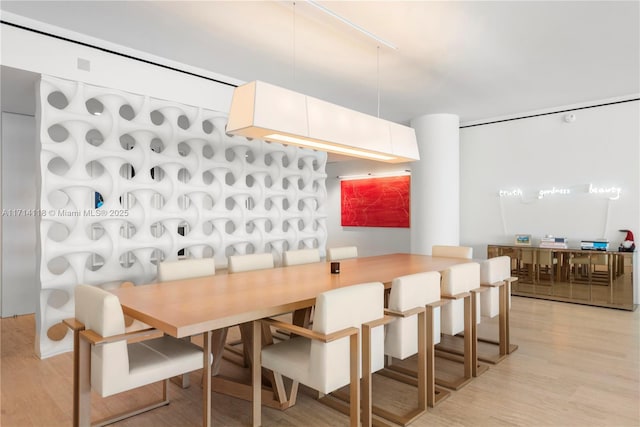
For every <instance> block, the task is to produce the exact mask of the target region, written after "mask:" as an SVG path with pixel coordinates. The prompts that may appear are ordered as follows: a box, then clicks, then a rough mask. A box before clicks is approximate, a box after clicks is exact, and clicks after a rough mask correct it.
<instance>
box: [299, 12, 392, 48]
mask: <svg viewBox="0 0 640 427" xmlns="http://www.w3.org/2000/svg"><path fill="white" fill-rule="evenodd" d="M307 3H309V4H310V5H311V6H313V7H315V8H317V9H319V10H321V11H322V12H324V13H326V14H327V15H329V16H332V17H333V18H335V19H337V20H338V21H341V22H343V23H344V24H347V25H348V26H350V27H351V28H353V29H355V30H358V31H360V32H361V33H362V34H364V35H365V36H367V37H369V38H372V39H373V40H375V41H377V42H378V43H381V44H383V45H385V46H387V47H389V48H391V49H394V50H397V49H398V47H397V46H396V45H394V44H393V43H391V42H388V41H386V40H385V39H383V38H380V37H378V36H376V35H375V34H373V33H372V32H371V31H367V30H365V29H364V28H362V27H361V26H359V25H358V24H354V23H353V22H351V21H349V20H348V19H347V18H344V17H342V16H340V15H338V14H337V13H335V12H334V11H332V10H331V9H328V8H326V7H324V6H322V5H321V4H320V3H318V2H316V1H314V0H307Z"/></svg>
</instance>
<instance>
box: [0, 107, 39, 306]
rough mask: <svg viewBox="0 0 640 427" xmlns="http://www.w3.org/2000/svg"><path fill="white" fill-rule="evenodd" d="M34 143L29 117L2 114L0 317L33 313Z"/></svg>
mask: <svg viewBox="0 0 640 427" xmlns="http://www.w3.org/2000/svg"><path fill="white" fill-rule="evenodd" d="M35 139H36V130H35V120H34V118H33V117H32V116H25V115H21V114H11V113H6V112H3V113H2V139H1V141H2V167H1V168H0V172H1V175H2V179H1V181H2V210H3V214H2V220H1V225H2V227H1V228H2V248H4V249H6V250H3V251H0V254H1V264H2V271H1V277H2V281H1V285H0V291H1V294H2V304H1V311H0V316H1V317H9V316H13V315H20V314H27V313H34V312H35V309H36V301H37V298H38V278H37V277H36V268H35V266H36V254H35V250H36V215H35V212H34V211H35V207H36V178H35V177H36V161H35V160H36V149H35V146H36V144H35Z"/></svg>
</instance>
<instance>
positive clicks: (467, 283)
mask: <svg viewBox="0 0 640 427" xmlns="http://www.w3.org/2000/svg"><path fill="white" fill-rule="evenodd" d="M478 288H480V264H478V263H475V262H469V263H464V264H458V265H454V266H451V267H449V268H448V269H446V270H445V271H443V272H442V282H441V289H440V291H441V295H442V298H445V299H450V300H451V301H450V302H449V304H446V305H444V306H442V309H441V331H442V333H443V334H446V335H450V336H454V335H456V334H459V333H462V332H464V351H463V355H464V373H463V376H462V378H461V379H459V380H457V381H453V382H447V381H443V380H439V379H436V382H437V383H438V384H440V385H443V386H445V387H448V388H453V389H456V390H457V389H459V388H460V387H462V386H463V385H465V384H466V383H468V382H469V380H470V379H471V376H472V375H474V374H475V370H476V369H477V360H476V357H477V356H476V351H477V350H476V349H477V346H476V345H477V343H476V340H475V337H474V335H475V329H474V328H475V325H476V322H475V321H474V320H475V318H476V316H475V307H477V304H476V303H475V301H474V300H475V298H473V293H472V292H471V291H473V290H475V289H478Z"/></svg>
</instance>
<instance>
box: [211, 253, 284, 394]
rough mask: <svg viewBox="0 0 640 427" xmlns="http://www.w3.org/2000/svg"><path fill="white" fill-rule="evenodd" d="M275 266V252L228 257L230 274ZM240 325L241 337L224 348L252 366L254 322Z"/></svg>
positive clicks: (244, 364)
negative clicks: (239, 347) (240, 347)
mask: <svg viewBox="0 0 640 427" xmlns="http://www.w3.org/2000/svg"><path fill="white" fill-rule="evenodd" d="M274 266H275V261H274V259H273V254H272V253H270V252H269V253H261V254H246V255H232V256H229V258H228V269H229V274H233V273H242V272H247V271H255V270H265V269H268V268H274ZM238 327H239V329H240V339H239V340H235V341H230V342H228V343H227V344H226V345H225V347H224V348H225V350H227V351H229V352H231V353H233V354H235V355H236V356H239V357H241V358H242V363H238V364H239V365H241V366H244V367H248V366H251V347H250V346H251V343H252V336H253V335H252V334H253V332H252V324H251V322H246V323H241V324H239V325H238ZM267 335H268V336H270V335H271V332H270V331H269V330H268V329H266V328H265V337H267ZM239 344H242V349H238V348H236V347H237V346H238V345H239ZM229 360H230V361H231V362H234V363H237V361H235V360H233V359H229ZM276 386H279V385H276ZM276 392H277V391H276Z"/></svg>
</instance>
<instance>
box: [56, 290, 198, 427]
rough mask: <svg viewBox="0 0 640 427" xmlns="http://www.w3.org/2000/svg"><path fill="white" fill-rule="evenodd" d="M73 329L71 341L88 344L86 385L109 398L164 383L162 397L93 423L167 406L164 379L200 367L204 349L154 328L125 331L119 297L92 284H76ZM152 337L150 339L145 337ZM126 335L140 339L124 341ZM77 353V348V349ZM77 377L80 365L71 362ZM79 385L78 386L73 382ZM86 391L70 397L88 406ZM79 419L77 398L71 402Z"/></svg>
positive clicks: (68, 322) (105, 422) (79, 391)
mask: <svg viewBox="0 0 640 427" xmlns="http://www.w3.org/2000/svg"><path fill="white" fill-rule="evenodd" d="M67 325H69V326H72V329H73V330H74V336H75V339H74V340H75V341H76V342H77V343H79V344H78V345H83V344H82V342H83V341H84V342H87V343H89V345H90V347H91V350H90V351H91V362H90V366H91V367H90V386H91V389H93V390H94V391H95V392H97V393H98V394H99V395H100V396H102V397H108V396H112V395H114V394H117V393H121V392H124V391H127V390H131V389H134V388H138V387H142V386H145V385H148V384H151V383H154V382H158V381H162V385H163V393H162V399H161V400H160V401H157V402H155V403H152V404H150V405H147V406H145V407H142V408H138V409H135V410H132V411H128V412H126V413H122V414H118V415H115V416H113V417H110V418H109V419H107V420H101V421H99V422H98V423H97V424H96V425H106V424H111V423H114V422H116V421H119V420H123V419H125V418H128V417H131V416H133V415H137V414H140V413H142V412H146V411H149V410H151V409H155V408H158V407H160V406H164V405H168V404H169V399H168V379H169V378H170V377H173V376H177V375H182V374H184V373H187V372H192V371H195V370H197V369H202V366H203V354H202V350H201V349H200V348H199V347H198V346H196V345H194V344H191V343H189V342H185V341H183V340H180V339H176V338H173V337H169V336H159V335H161V333H158V331H155V330H153V329H146V330H143V331H136V332H131V333H125V326H124V315H123V313H122V307H121V306H120V301H119V300H118V298H117V297H116V296H115V295H113V294H111V293H109V292H107V291H105V290H103V289H100V288H98V287H96V286H88V285H79V286H77V287H76V288H75V319H70V320H69V321H67ZM149 338H150V339H149ZM128 339H137V340H143V339H144V340H143V341H140V342H135V343H132V344H128V343H127V340H128ZM76 351H78V348H76ZM74 369H75V370H76V372H75V375H78V372H79V369H80V367H79V366H75V367H74ZM77 387H82V385H80V384H79V385H77ZM87 392H88V391H83V390H75V392H74V399H78V400H79V399H82V398H84V399H85V400H86V401H87V404H88V405H89V409H88V412H89V413H88V415H89V418H90V413H91V410H90V404H91V397H90V396H86V395H85V396H84V397H82V396H80V394H82V393H87ZM74 407H76V414H74V418H76V417H79V410H80V409H79V402H78V401H77V402H74Z"/></svg>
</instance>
